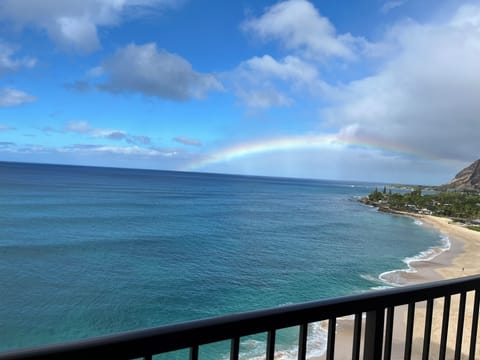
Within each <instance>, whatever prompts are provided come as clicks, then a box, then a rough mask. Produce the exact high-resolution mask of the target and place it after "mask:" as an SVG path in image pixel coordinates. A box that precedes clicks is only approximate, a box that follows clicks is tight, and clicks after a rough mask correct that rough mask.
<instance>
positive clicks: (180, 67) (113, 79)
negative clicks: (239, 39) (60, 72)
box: [99, 43, 223, 101]
mask: <svg viewBox="0 0 480 360" xmlns="http://www.w3.org/2000/svg"><path fill="white" fill-rule="evenodd" d="M101 70H102V71H101V73H104V74H106V76H107V79H108V80H107V81H106V83H103V84H101V85H100V86H99V89H101V90H104V91H108V92H112V93H140V94H143V95H146V96H154V97H158V98H164V99H169V100H176V101H183V100H189V99H192V98H193V99H201V98H204V97H205V96H206V95H207V93H208V92H210V91H220V90H222V89H223V87H222V85H221V84H220V82H219V81H218V80H217V79H216V77H215V76H214V75H212V74H201V73H198V72H196V71H194V70H193V69H192V65H191V64H190V63H189V62H188V61H186V60H185V59H183V58H182V57H180V56H178V55H175V54H171V53H169V52H167V51H165V50H162V49H158V48H157V46H156V45H155V44H154V43H149V44H145V45H135V44H130V45H128V46H126V47H124V48H121V49H118V50H117V51H116V53H115V54H114V55H113V56H112V57H110V58H108V59H107V60H105V61H104V62H103V64H102V65H101Z"/></svg>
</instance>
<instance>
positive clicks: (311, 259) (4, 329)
mask: <svg viewBox="0 0 480 360" xmlns="http://www.w3.org/2000/svg"><path fill="white" fill-rule="evenodd" d="M375 187H379V188H383V185H379V184H374V183H358V182H345V181H322V180H307V179H286V178H273V177H256V176H235V175H222V174H205V173H187V172H171V171H153V170H132V169H115V168H98V167H80V166H63V165H44V164H23V163H7V162H0V351H3V350H7V349H14V348H19V347H27V346H36V345H42V344H50V343H55V342H62V341H67V340H76V339H80V338H86V337H92V336H99V335H106V334H111V333H116V332H121V331H127V330H134V329H141V328H146V327H153V326H160V325H165V324H170V323H174V322H180V321H186V320H192V319H201V318H208V317H212V316H218V315H222V314H230V313H237V312H243V311H249V310H256V309H263V308H269V307H277V306H282V305H286V304H292V303H299V302H305V301H312V300H318V299H324V298H329V297H333V296H340V295H347V294H354V293H359V292H363V291H367V290H369V289H372V288H381V287H384V286H390V285H391V284H387V283H385V282H384V281H382V280H381V275H382V274H384V273H387V272H389V271H392V270H395V269H405V268H407V267H408V264H407V263H408V262H409V261H411V260H412V259H417V258H421V257H422V256H429V255H428V252H425V250H427V249H430V248H432V247H444V248H445V246H447V245H448V244H446V241H445V239H444V238H442V237H441V236H440V235H439V234H438V233H436V232H434V231H433V230H430V229H428V228H425V227H423V226H421V224H420V223H418V222H417V223H416V222H415V221H414V220H413V219H410V218H408V217H402V216H397V215H392V214H385V213H380V212H378V211H377V210H376V209H375V208H372V207H368V206H366V205H364V204H362V203H360V202H359V201H358V199H359V197H361V196H365V195H367V194H369V193H370V192H371V191H373V189H374V188H375ZM312 333H314V334H317V336H316V337H315V338H314V339H313V340H311V343H309V351H310V355H318V354H319V353H321V352H322V351H323V347H324V341H323V338H322V336H323V335H322V329H321V328H320V327H319V326H317V327H315V326H314V327H313V328H312ZM295 337H296V331H293V330H292V331H289V330H288V329H287V330H285V331H283V332H281V334H279V340H278V341H279V346H278V347H279V351H280V352H282V353H283V354H284V358H289V357H290V355H291V354H292V353H293V352H294V349H293V348H292V346H293V344H294V343H295ZM241 346H242V347H241V349H242V352H243V355H242V356H243V358H244V359H251V358H254V357H255V356H258V355H259V354H261V352H262V351H263V350H264V348H265V343H264V338H262V336H260V337H252V338H246V339H242V345H241ZM202 351H203V353H201V355H202V354H203V355H204V358H207V359H222V358H226V355H225V354H226V353H227V351H228V346H225V347H222V345H218V346H213V347H207V348H206V349H205V350H202ZM162 358H175V356H174V355H169V356H167V357H162Z"/></svg>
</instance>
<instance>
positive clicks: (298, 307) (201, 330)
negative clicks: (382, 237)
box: [0, 275, 480, 360]
mask: <svg viewBox="0 0 480 360" xmlns="http://www.w3.org/2000/svg"><path fill="white" fill-rule="evenodd" d="M471 290H480V275H474V276H468V277H463V278H458V279H451V280H443V281H438V282H432V283H424V284H418V285H412V286H405V287H399V288H392V289H385V290H380V291H369V292H365V293H361V294H356V295H350V296H344V297H338V298H332V299H326V300H319V301H313V302H307V303H302V304H294V305H288V306H281V307H275V308H271V309H265V310H257V311H251V312H246V313H239V314H233V315H226V316H221V317H215V318H210V319H204V320H195V321H189V322H184V323H178V324H173V325H167V326H161V327H156V328H150V329H144V330H135V331H131V332H125V333H120V334H114V335H107V336H102V337H97V338H91V339H86V340H79V341H74V342H67V343H62V344H56V345H47V346H42V347H37V348H30V349H23V350H16V351H9V352H4V353H0V359H3V360H6V359H34V358H37V359H40V358H48V359H55V358H69V359H75V358H98V357H112V356H115V357H116V358H137V357H142V356H146V355H148V354H156V353H161V352H168V351H173V350H178V349H183V348H189V347H191V346H194V345H199V344H208V343H211V342H217V341H222V340H227V339H231V338H235V337H240V336H246V335H251V334H256V333H261V332H266V331H268V330H271V329H281V328H286V327H290V326H296V325H300V324H305V323H311V322H316V321H321V320H325V319H328V318H332V317H341V316H346V315H351V314H355V313H360V312H368V311H372V310H377V309H385V308H387V307H393V306H399V305H405V304H409V303H414V302H420V301H425V300H428V299H435V298H440V297H444V296H448V295H453V294H457V293H461V292H466V291H471Z"/></svg>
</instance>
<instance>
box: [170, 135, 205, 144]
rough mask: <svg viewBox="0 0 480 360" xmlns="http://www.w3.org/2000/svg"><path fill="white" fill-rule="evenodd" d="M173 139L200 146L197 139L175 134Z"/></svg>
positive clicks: (181, 142)
mask: <svg viewBox="0 0 480 360" xmlns="http://www.w3.org/2000/svg"><path fill="white" fill-rule="evenodd" d="M173 141H175V142H178V143H180V144H184V145H192V146H202V142H201V141H199V140H195V139H191V138H188V137H185V136H177V137H175V138H173Z"/></svg>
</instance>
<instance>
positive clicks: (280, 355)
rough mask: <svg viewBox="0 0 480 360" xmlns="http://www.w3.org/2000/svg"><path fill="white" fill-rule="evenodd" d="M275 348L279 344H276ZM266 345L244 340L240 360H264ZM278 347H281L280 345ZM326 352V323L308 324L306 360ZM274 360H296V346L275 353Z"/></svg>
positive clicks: (264, 342)
mask: <svg viewBox="0 0 480 360" xmlns="http://www.w3.org/2000/svg"><path fill="white" fill-rule="evenodd" d="M276 345H277V346H278V345H279V343H278V342H277V344H276ZM266 346H267V343H266V341H262V340H256V339H245V340H243V341H241V342H240V348H241V353H240V356H239V358H240V360H262V359H265V351H266ZM279 347H282V346H281V345H280V346H279ZM326 351H327V327H326V321H319V322H315V323H311V324H309V327H308V338H307V357H306V358H307V359H312V358H318V357H320V356H323V355H324V354H325V352H326ZM229 358H230V355H229V354H224V356H222V359H225V360H227V359H229ZM275 359H276V360H295V359H298V344H295V345H291V346H289V347H287V348H285V349H279V350H276V351H275Z"/></svg>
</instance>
